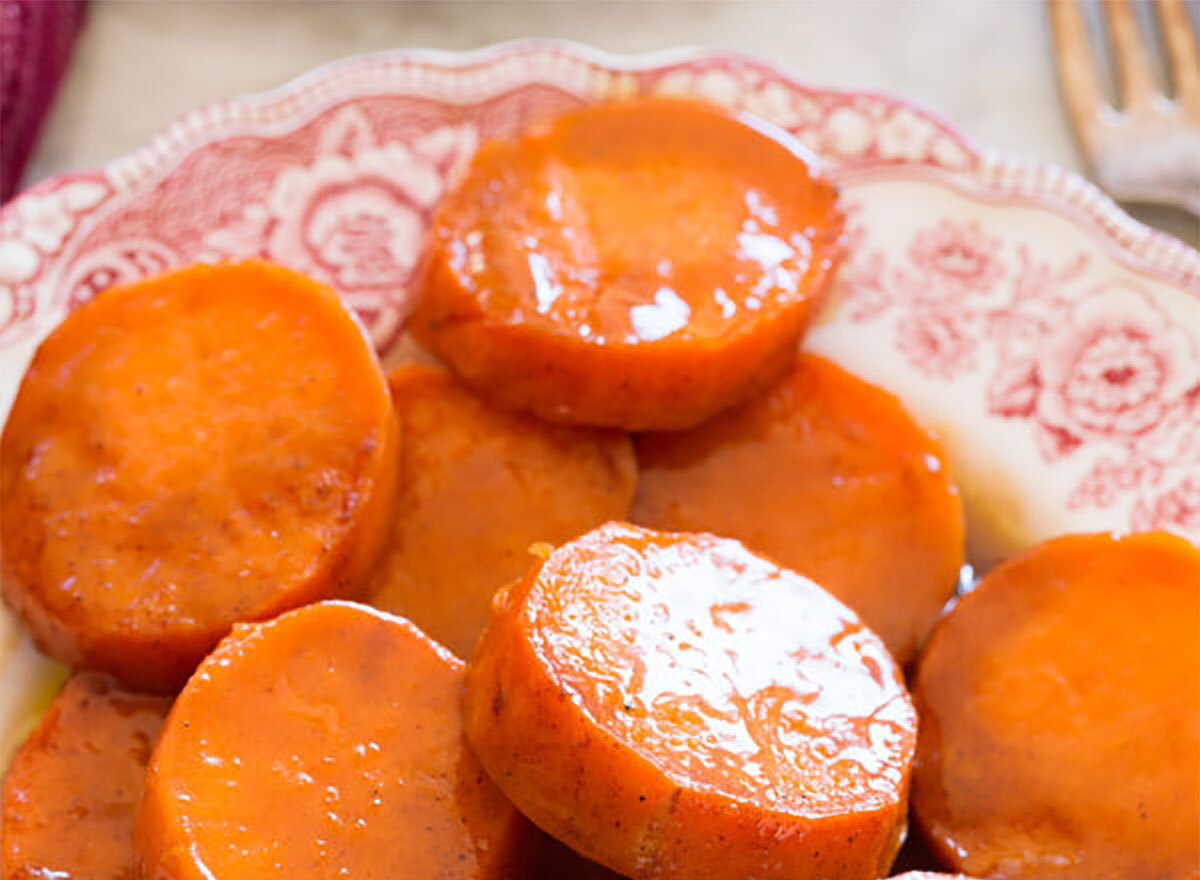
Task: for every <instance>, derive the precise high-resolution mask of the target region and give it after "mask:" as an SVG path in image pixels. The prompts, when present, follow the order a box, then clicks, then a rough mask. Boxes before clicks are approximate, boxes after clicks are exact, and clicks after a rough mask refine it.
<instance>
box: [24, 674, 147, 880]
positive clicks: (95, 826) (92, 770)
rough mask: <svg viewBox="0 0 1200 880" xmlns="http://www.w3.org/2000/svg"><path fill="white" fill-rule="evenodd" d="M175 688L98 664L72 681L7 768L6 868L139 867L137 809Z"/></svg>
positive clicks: (96, 870) (117, 873)
mask: <svg viewBox="0 0 1200 880" xmlns="http://www.w3.org/2000/svg"><path fill="white" fill-rule="evenodd" d="M170 708H171V700H170V698H168V697H156V696H147V695H145V694H138V693H133V692H131V691H126V690H124V689H122V688H121V687H120V685H118V684H117V683H116V682H115V681H114V680H113V679H111V678H110V677H108V676H106V675H102V674H100V673H95V672H85V673H81V674H78V675H76V676H74V677H72V678H70V679H68V680H67V682H66V684H64V685H63V688H62V690H61V691H59V693H58V696H57V697H55V698H54V702H53V703H52V704H51V705H50V708H49V709H48V710H47V711H46V714H45V715H43V716H42V719H41V721H40V722H39V723H38V726H37V728H36V729H35V730H34V732H33V733H32V734H31V735H30V737H29V739H27V740H26V741H25V743H24V745H22V746H21V748H20V750H18V752H17V753H16V755H14V756H13V760H12V763H11V764H10V765H9V768H8V772H7V773H6V774H5V777H4V787H3V792H2V794H0V801H2V809H3V819H2V823H0V841H3V844H2V846H0V876H3V877H4V878H5V880H35V878H46V880H49V878H62V880H123V878H132V877H134V876H135V874H134V870H135V865H134V858H133V838H132V834H133V811H134V807H135V806H136V805H137V802H138V798H139V796H140V795H141V792H142V779H143V777H144V775H145V772H146V762H147V760H149V758H150V749H151V746H153V745H154V740H155V738H156V737H157V736H158V730H159V728H160V727H161V726H162V722H163V718H165V717H166V714H167V710H169V709H170Z"/></svg>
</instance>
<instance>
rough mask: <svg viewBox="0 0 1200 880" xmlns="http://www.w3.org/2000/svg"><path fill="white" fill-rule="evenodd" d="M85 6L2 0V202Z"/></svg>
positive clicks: (58, 0)
mask: <svg viewBox="0 0 1200 880" xmlns="http://www.w3.org/2000/svg"><path fill="white" fill-rule="evenodd" d="M85 6H86V0H0V201H6V200H7V199H8V198H9V196H11V195H12V194H13V193H14V192H15V191H16V189H17V183H18V182H19V181H20V179H21V172H22V171H23V170H24V168H25V163H26V162H27V161H28V160H29V154H30V153H31V152H32V151H33V145H34V142H35V141H36V140H37V136H38V132H39V131H40V130H41V127H42V122H43V121H44V120H45V118H46V111H47V110H49V109H50V102H51V101H52V100H53V99H54V93H55V91H57V90H58V84H59V82H60V81H61V80H62V75H63V72H64V71H65V70H66V69H67V62H68V61H70V59H71V50H72V49H73V48H74V46H75V37H76V36H77V35H78V33H79V28H80V26H81V25H82V24H83V17H84V8H85Z"/></svg>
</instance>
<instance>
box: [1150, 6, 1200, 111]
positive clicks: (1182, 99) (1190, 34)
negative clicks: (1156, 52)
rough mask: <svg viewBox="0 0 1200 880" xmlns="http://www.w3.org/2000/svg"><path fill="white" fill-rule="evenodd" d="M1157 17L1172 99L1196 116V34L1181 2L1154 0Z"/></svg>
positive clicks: (1199, 107)
mask: <svg viewBox="0 0 1200 880" xmlns="http://www.w3.org/2000/svg"><path fill="white" fill-rule="evenodd" d="M1158 18H1159V22H1160V24H1161V25H1162V35H1163V42H1164V43H1166V46H1167V57H1168V58H1169V59H1170V62H1171V78H1172V79H1173V80H1174V82H1175V100H1176V101H1177V102H1178V103H1179V104H1181V105H1182V106H1183V107H1184V108H1185V109H1188V110H1190V111H1191V112H1193V113H1197V114H1200V49H1197V47H1196V34H1195V32H1194V31H1193V30H1192V23H1191V21H1189V20H1188V14H1187V10H1186V9H1184V8H1183V0H1158Z"/></svg>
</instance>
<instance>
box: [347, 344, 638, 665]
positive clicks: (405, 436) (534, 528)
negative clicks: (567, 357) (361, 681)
mask: <svg viewBox="0 0 1200 880" xmlns="http://www.w3.org/2000/svg"><path fill="white" fill-rule="evenodd" d="M388 383H389V385H390V387H391V390H392V400H393V402H394V404H395V407H396V415H397V417H398V419H399V421H400V464H399V468H400V475H401V479H400V484H399V486H398V488H397V492H396V501H395V504H394V506H393V508H392V517H391V518H392V532H391V538H390V541H389V545H388V549H387V550H386V551H385V552H384V555H383V558H382V559H381V560H380V562H379V564H378V565H377V566H376V569H375V573H374V575H373V577H372V580H371V585H370V587H369V588H368V592H367V593H366V599H367V601H369V602H370V603H371V604H372V605H374V606H375V607H377V608H382V609H383V610H384V611H390V612H392V613H394V614H400V615H403V616H405V617H407V618H409V619H410V620H411V621H412V622H413V623H415V624H417V626H419V627H421V629H423V630H424V631H425V632H426V633H428V634H429V635H431V636H432V637H433V638H435V639H437V640H438V641H439V642H441V643H442V644H444V645H446V646H447V647H448V648H450V649H451V650H452V651H454V652H455V653H456V654H458V655H459V656H460V657H469V656H470V654H471V649H472V648H473V647H474V645H475V640H476V639H477V638H478V637H479V633H480V632H482V631H483V626H484V624H485V623H487V619H488V613H489V611H490V609H491V601H492V594H493V593H494V592H495V591H496V590H497V589H499V588H500V587H502V586H504V585H506V584H508V583H510V582H512V581H514V580H516V579H517V578H519V577H520V576H521V575H523V574H524V573H525V571H526V570H527V569H528V568H529V566H530V565H532V564H533V562H534V557H533V556H531V555H530V547H531V546H533V545H535V544H543V543H544V544H561V543H562V542H564V541H568V540H570V539H572V538H575V537H578V536H579V535H582V534H583V533H584V532H586V531H588V530H589V529H592V528H595V527H596V526H598V525H600V524H601V523H604V522H607V521H608V520H610V519H623V518H625V517H626V516H628V514H629V504H630V502H631V501H632V500H633V488H634V483H635V481H636V480H637V466H636V465H635V464H634V459H633V446H632V444H630V442H629V437H628V436H627V435H625V434H623V433H621V432H619V431H611V430H598V429H595V428H579V427H573V426H568V425H552V424H549V423H547V422H543V421H542V420H540V419H536V418H533V417H530V416H527V415H523V414H520V413H511V412H507V411H505V410H499V409H496V408H495V407H493V406H491V405H490V404H488V403H486V402H485V401H483V400H481V399H479V398H477V397H475V396H474V395H472V394H471V393H470V392H468V391H467V390H466V389H465V388H464V387H463V386H462V384H461V383H459V382H458V381H457V380H456V379H455V378H454V377H453V375H452V374H451V373H450V372H449V371H447V370H445V369H442V368H440V367H435V366H428V365H424V364H409V365H406V366H402V367H397V368H396V369H395V370H393V371H392V372H391V374H390V375H389V376H388Z"/></svg>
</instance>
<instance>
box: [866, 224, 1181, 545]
mask: <svg viewBox="0 0 1200 880" xmlns="http://www.w3.org/2000/svg"><path fill="white" fill-rule="evenodd" d="M870 239H871V233H870V231H869V230H868V229H867V228H866V227H865V226H864V225H863V224H862V222H861V221H857V222H856V223H855V224H854V225H853V226H852V228H851V233H850V241H851V248H850V254H851V255H850V258H849V264H848V266H847V268H846V271H845V273H844V276H843V278H844V283H843V287H844V293H843V295H844V298H845V303H846V311H847V314H848V316H849V319H850V320H852V321H854V322H856V323H859V324H865V323H870V322H874V321H877V320H881V319H883V318H885V317H886V316H888V315H889V314H891V313H893V312H895V313H897V314H896V316H895V324H894V346H895V350H896V351H897V353H898V354H899V355H900V356H902V357H903V358H904V359H905V360H906V361H907V362H908V363H909V364H910V365H911V367H912V368H913V369H914V370H916V371H918V372H919V373H921V374H922V375H923V376H925V377H926V378H928V379H929V380H931V381H943V382H946V381H950V380H962V379H965V378H967V377H968V375H969V374H971V373H974V372H977V371H982V372H983V373H984V375H983V376H982V377H981V378H982V380H983V383H984V384H983V387H984V391H985V394H986V402H987V412H988V413H989V414H990V415H991V416H995V417H999V418H1002V419H1005V420H1024V421H1026V422H1027V423H1028V424H1029V425H1030V428H1031V430H1032V431H1033V433H1034V437H1035V440H1036V443H1037V449H1038V451H1039V453H1040V455H1041V457H1042V459H1043V460H1044V461H1045V462H1046V463H1047V464H1053V463H1054V462H1055V461H1057V460H1059V459H1061V458H1064V457H1066V456H1071V455H1074V454H1076V453H1078V452H1079V451H1080V450H1085V449H1086V450H1088V451H1090V452H1092V453H1096V452H1097V451H1101V452H1102V454H1100V455H1098V456H1097V457H1096V458H1095V461H1094V463H1093V464H1092V465H1091V467H1090V468H1088V469H1086V470H1085V471H1084V472H1083V474H1082V475H1081V476H1080V477H1079V478H1078V480H1077V481H1076V482H1075V484H1074V486H1073V487H1072V489H1071V491H1070V492H1069V493H1068V495H1067V497H1066V499H1065V504H1066V506H1067V508H1068V509H1079V508H1084V507H1095V508H1107V507H1111V506H1113V505H1114V503H1115V502H1117V501H1118V500H1119V499H1120V498H1121V497H1122V496H1125V495H1128V494H1133V495H1135V496H1138V498H1139V500H1138V501H1137V502H1136V504H1134V505H1133V509H1132V514H1131V516H1130V519H1129V520H1128V522H1127V523H1125V524H1123V525H1126V526H1127V527H1136V528H1144V527H1151V526H1154V527H1171V526H1173V527H1176V528H1179V529H1181V530H1185V531H1186V530H1191V531H1193V532H1200V528H1197V524H1198V518H1200V512H1197V511H1196V509H1195V504H1196V501H1197V498H1196V494H1195V490H1196V488H1197V487H1198V486H1200V477H1189V478H1187V479H1185V480H1184V481H1183V482H1182V483H1181V484H1180V486H1178V487H1176V488H1175V489H1173V490H1171V491H1170V492H1166V493H1165V494H1162V495H1157V496H1152V495H1151V494H1150V493H1152V492H1153V491H1155V490H1157V489H1158V488H1159V487H1160V486H1161V484H1162V482H1163V479H1164V475H1165V474H1166V473H1167V472H1168V471H1171V470H1179V469H1181V468H1188V467H1192V468H1194V467H1195V466H1198V465H1200V439H1197V431H1198V425H1200V360H1198V359H1197V343H1196V340H1195V329H1193V332H1192V334H1191V335H1189V333H1188V332H1186V331H1185V329H1184V327H1183V326H1182V325H1180V324H1178V323H1177V322H1176V321H1175V320H1173V319H1172V318H1170V317H1169V316H1168V315H1167V314H1166V313H1165V312H1164V311H1163V309H1162V307H1161V306H1159V305H1158V304H1157V303H1156V300H1155V298H1154V296H1152V295H1151V294H1150V293H1149V292H1148V291H1146V290H1144V289H1142V287H1141V286H1140V285H1138V284H1135V283H1131V282H1128V281H1106V282H1103V283H1101V284H1099V285H1093V286H1084V285H1083V284H1082V279H1083V277H1084V274H1085V273H1084V270H1085V269H1086V268H1087V267H1088V265H1089V260H1090V255H1089V254H1087V253H1079V254H1075V255H1073V256H1071V257H1069V258H1066V259H1061V260H1060V261H1058V262H1051V261H1039V260H1037V259H1035V258H1034V256H1033V252H1034V248H1035V246H1036V245H1035V244H1032V243H1028V242H1021V243H1018V244H1015V245H1014V244H1012V243H1010V242H1008V241H1005V240H1004V239H1003V238H1002V237H1000V236H999V235H989V234H985V233H984V232H983V231H982V230H981V228H980V227H979V225H978V223H976V222H975V221H955V220H949V219H945V220H941V221H939V222H938V223H937V224H936V225H934V226H930V227H918V228H916V229H915V230H913V232H912V234H911V241H910V243H909V245H908V247H907V248H905V249H904V250H903V256H904V259H903V260H901V261H897V260H895V259H894V258H892V257H891V255H890V254H889V252H888V249H886V248H883V247H874V246H872V244H871V241H870ZM892 250H893V251H894V250H895V249H894V248H893V249H892ZM1181 295H1186V294H1181ZM985 348H986V349H989V351H988V352H987V355H988V356H987V357H986V358H984V357H981V356H980V351H981V350H982V349H985ZM985 361H986V362H988V363H990V364H991V367H990V369H987V370H984V369H983V366H982V364H983V363H984V362H985ZM1151 498H1153V500H1151Z"/></svg>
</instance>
